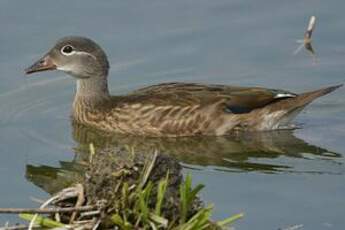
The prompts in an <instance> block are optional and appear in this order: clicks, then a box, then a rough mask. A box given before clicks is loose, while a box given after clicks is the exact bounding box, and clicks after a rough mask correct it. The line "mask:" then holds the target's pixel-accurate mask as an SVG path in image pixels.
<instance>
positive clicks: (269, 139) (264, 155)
mask: <svg viewBox="0 0 345 230" xmlns="http://www.w3.org/2000/svg"><path fill="white" fill-rule="evenodd" d="M72 135H73V138H74V140H75V141H76V143H77V144H76V147H75V148H74V152H75V159H74V161H73V162H61V168H53V167H49V166H38V167H37V166H32V165H28V166H27V175H26V176H27V178H28V179H29V180H30V181H32V182H33V183H35V184H36V185H37V186H39V187H41V188H43V189H44V190H45V191H47V192H49V193H51V192H54V191H57V190H58V189H60V188H63V187H65V186H66V185H67V184H69V183H71V182H73V180H76V179H77V178H78V177H81V174H80V172H82V165H83V164H82V162H87V161H88V160H89V157H90V149H89V146H90V143H92V144H93V145H94V146H95V148H96V150H100V149H102V150H104V149H107V148H112V147H126V148H130V149H133V150H134V151H141V152H148V153H152V152H153V151H155V150H158V151H159V153H162V154H168V155H170V156H172V157H173V158H175V159H177V160H178V161H179V162H181V163H182V164H184V165H186V166H187V167H205V166H211V167H212V168H213V169H215V170H227V171H236V172H248V171H256V172H261V173H336V172H327V171H323V168H321V169H320V168H319V165H320V164H319V163H320V161H324V162H331V163H335V164H337V165H339V164H341V163H339V162H338V161H337V159H338V158H340V157H341V154H338V153H334V152H330V151H328V150H327V149H324V148H321V147H318V146H314V145H311V144H308V143H306V142H305V141H303V140H301V139H299V138H297V137H295V136H294V135H293V132H292V131H275V132H260V133H259V132H258V133H246V134H238V135H234V136H227V137H184V138H181V137H179V138H149V137H135V136H129V135H114V134H107V133H104V132H100V131H98V130H95V129H92V128H89V127H86V126H83V125H80V124H73V134H72ZM300 161H302V164H304V163H308V164H307V165H308V168H306V169H305V170H304V167H301V164H300V163H298V164H295V163H296V162H300ZM311 162H312V163H311ZM313 162H315V166H317V167H316V168H313ZM297 166H298V167H297Z"/></svg>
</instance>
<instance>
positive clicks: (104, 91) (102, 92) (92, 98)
mask: <svg viewBox="0 0 345 230" xmlns="http://www.w3.org/2000/svg"><path fill="white" fill-rule="evenodd" d="M109 98H110V94H109V90H108V82H107V77H106V76H99V77H91V78H87V79H78V80H77V87H76V94H75V97H74V103H78V102H81V101H82V102H84V103H87V104H88V105H90V106H91V105H93V104H97V103H99V102H102V101H105V100H108V99H109Z"/></svg>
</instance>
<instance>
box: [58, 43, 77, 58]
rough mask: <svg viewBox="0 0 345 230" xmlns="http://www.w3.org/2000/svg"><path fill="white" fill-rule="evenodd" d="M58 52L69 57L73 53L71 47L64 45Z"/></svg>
mask: <svg viewBox="0 0 345 230" xmlns="http://www.w3.org/2000/svg"><path fill="white" fill-rule="evenodd" d="M60 52H61V53H62V54H63V55H65V56H70V55H72V54H74V53H75V50H74V47H73V46H71V45H65V46H64V47H62V48H61V50H60Z"/></svg>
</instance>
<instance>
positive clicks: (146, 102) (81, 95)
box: [26, 37, 341, 136]
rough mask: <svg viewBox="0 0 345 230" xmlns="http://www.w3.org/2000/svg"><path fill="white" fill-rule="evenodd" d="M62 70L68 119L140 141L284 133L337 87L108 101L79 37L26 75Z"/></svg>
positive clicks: (88, 44) (195, 89)
mask: <svg viewBox="0 0 345 230" xmlns="http://www.w3.org/2000/svg"><path fill="white" fill-rule="evenodd" d="M55 69H57V70H62V71H64V72H66V73H68V74H70V75H72V76H73V77H74V78H75V79H76V80H77V88H76V94H75V98H74V102H73V112H72V117H73V119H74V120H75V121H76V122H78V123H82V124H86V125H89V126H92V127H95V128H98V129H101V130H104V131H108V132H118V133H128V134H134V135H145V136H193V135H227V134H230V133H232V132H234V131H241V130H243V131H262V130H275V129H282V128H286V127H289V126H288V125H289V124H290V122H291V120H292V119H293V118H294V117H295V116H296V115H297V114H298V112H300V111H301V110H302V109H303V108H304V107H305V106H306V105H307V104H309V103H310V102H312V101H313V100H314V99H316V98H318V97H320V96H322V95H325V94H328V93H330V92H332V91H333V90H335V89H337V88H339V87H340V86H341V85H337V86H332V87H327V88H323V89H319V90H316V91H312V92H307V93H302V94H294V93H290V92H287V91H283V90H276V89H265V88H257V87H254V88H249V87H234V86H226V85H202V84H192V83H164V84H159V85H154V86H150V87H146V88H142V89H139V90H137V91H134V92H133V93H130V94H128V95H125V96H111V95H110V94H109V91H108V84H107V76H108V70H109V63H108V60H107V56H106V54H105V53H104V51H103V50H102V49H101V48H100V46H98V45H97V44H96V43H95V42H94V41H92V40H90V39H88V38H84V37H65V38H62V39H60V40H59V41H58V42H57V44H56V45H55V46H54V47H53V48H52V49H51V50H50V51H49V52H48V53H47V54H46V55H45V56H44V57H43V58H41V59H40V60H39V61H37V62H36V63H35V64H33V65H32V66H31V67H29V68H28V69H26V73H27V74H30V73H34V72H39V71H45V70H55Z"/></svg>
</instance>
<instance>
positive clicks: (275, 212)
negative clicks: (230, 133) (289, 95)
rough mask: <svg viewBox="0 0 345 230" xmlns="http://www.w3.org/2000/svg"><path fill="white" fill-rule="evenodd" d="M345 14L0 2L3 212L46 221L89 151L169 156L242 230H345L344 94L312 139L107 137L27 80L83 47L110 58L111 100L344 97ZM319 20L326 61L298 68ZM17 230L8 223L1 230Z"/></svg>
mask: <svg viewBox="0 0 345 230" xmlns="http://www.w3.org/2000/svg"><path fill="white" fill-rule="evenodd" d="M344 8H345V2H344V1H341V0H333V1H327V2H326V1H321V0H318V1H317V0H298V1H297V0H292V1H274V0H262V1H253V0H252V1H243V0H242V1H241V0H229V1H225V0H224V1H221V0H219V1H206V0H205V1H196V0H185V1H180V0H175V1H158V0H157V1H132V0H127V1H116V2H115V1H86V0H79V1H62V0H61V1H17V0H3V1H1V2H0V29H1V35H0V79H1V84H0V207H34V206H37V204H36V203H34V202H33V201H31V200H30V197H38V198H45V197H47V196H48V194H47V192H52V191H54V190H56V189H58V188H59V187H60V186H62V185H63V183H62V182H61V178H65V177H66V176H67V177H68V178H72V177H73V175H74V170H75V167H74V164H73V162H75V161H78V159H80V158H83V156H84V154H85V151H86V149H87V143H88V142H89V141H93V142H95V143H96V145H97V146H98V147H99V148H102V146H104V145H105V144H107V145H132V146H137V148H143V149H152V148H159V149H161V150H162V151H164V152H166V153H168V154H171V155H172V156H174V157H176V158H177V159H178V160H179V161H180V162H181V163H182V164H183V165H184V166H185V169H184V171H185V172H190V173H191V174H192V175H193V178H194V181H195V183H203V184H205V185H206V188H205V190H204V191H203V193H202V198H203V199H204V200H205V201H206V202H212V203H214V204H215V215H214V218H215V219H220V218H224V217H227V216H228V215H231V214H236V213H238V212H241V211H243V212H245V214H246V216H245V218H244V219H243V220H241V221H239V222H238V223H237V224H236V226H235V227H236V229H278V228H280V227H287V226H289V225H295V224H302V225H303V226H304V227H303V229H313V230H315V229H316V230H317V229H343V228H344V227H343V226H344V224H345V220H344V214H345V192H344V191H345V177H344V174H345V167H344V163H345V160H344V154H345V142H344V138H345V117H344V112H345V99H344V93H345V90H344V88H342V89H339V90H338V91H336V92H335V93H333V94H331V95H328V96H326V97H323V98H321V99H319V100H317V101H315V102H314V103H313V104H311V105H310V106H309V107H308V109H306V110H305V111H304V112H303V113H302V114H301V115H300V116H299V117H298V118H297V120H296V122H297V123H298V124H300V125H301V127H302V129H298V130H295V131H293V132H286V131H284V132H275V133H262V134H256V135H254V134H253V135H246V136H243V137H237V138H225V137H219V138H183V139H150V138H146V139H145V138H133V137H123V136H113V137H103V136H102V135H99V134H98V133H94V131H92V130H88V129H87V128H85V127H75V126H74V127H73V126H72V125H71V122H70V119H69V113H70V104H71V101H72V97H73V91H74V82H73V79H71V78H70V77H68V76H65V75H64V74H63V73H60V72H49V73H42V74H37V75H35V76H32V77H26V76H25V75H24V71H23V70H24V68H25V67H27V66H29V65H30V64H32V62H33V61H35V60H36V59H37V58H39V57H40V56H41V55H42V54H43V53H45V52H46V51H47V50H48V48H50V47H51V46H52V45H53V43H54V42H55V41H56V40H57V39H58V38H60V37H62V36H66V35H71V34H72V35H83V36H88V37H90V38H93V39H94V40H96V41H97V42H98V43H100V45H101V46H102V47H104V49H105V50H106V51H107V54H108V56H109V60H110V63H111V72H110V79H109V80H110V83H109V84H110V89H111V91H112V93H113V94H121V93H126V92H129V91H130V90H133V89H136V88H138V87H142V86H146V85H150V84H154V83H160V82H168V81H186V82H201V83H221V84H233V85H243V86H265V87H270V88H272V87H273V88H283V89H288V90H291V91H295V92H302V91H305V90H311V89H316V88H319V87H322V86H327V85H333V84H338V83H343V82H344V79H345V68H344V64H345V33H344V21H345V15H344V13H343V12H344ZM311 15H316V16H317V25H316V31H315V33H314V35H313V36H314V37H313V46H314V49H315V51H316V55H317V56H316V59H315V58H313V57H311V56H310V54H309V53H308V52H307V51H305V50H302V51H301V52H299V53H298V54H297V55H293V52H294V50H295V49H296V48H297V46H298V45H299V44H297V43H296V40H298V39H301V38H302V37H303V32H304V29H305V27H306V24H307V21H308V19H309V17H310V16H311ZM7 220H10V221H11V222H12V223H14V222H16V221H18V220H17V219H16V218H15V217H11V216H7V215H1V216H0V225H2V224H5V222H6V221H7Z"/></svg>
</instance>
